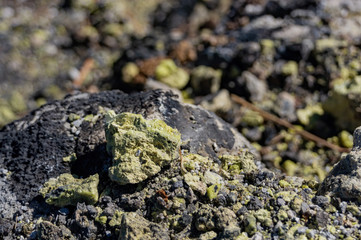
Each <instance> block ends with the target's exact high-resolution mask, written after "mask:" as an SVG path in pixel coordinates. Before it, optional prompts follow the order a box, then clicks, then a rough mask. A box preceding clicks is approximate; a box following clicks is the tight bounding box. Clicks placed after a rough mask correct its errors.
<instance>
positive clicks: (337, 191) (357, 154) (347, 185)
mask: <svg viewBox="0 0 361 240" xmlns="http://www.w3.org/2000/svg"><path fill="white" fill-rule="evenodd" d="M353 136H354V141H353V148H352V151H351V152H350V153H349V154H348V155H346V156H345V157H343V158H342V159H341V160H340V162H339V163H338V164H337V165H336V166H335V167H334V168H333V169H332V171H331V172H330V173H329V175H328V176H327V177H326V178H325V180H324V181H323V182H322V184H321V186H320V189H319V190H318V192H317V193H318V195H326V194H328V195H330V196H336V197H339V198H341V199H343V200H354V201H358V202H359V203H361V181H360V180H361V127H358V128H356V130H355V131H354V135H353Z"/></svg>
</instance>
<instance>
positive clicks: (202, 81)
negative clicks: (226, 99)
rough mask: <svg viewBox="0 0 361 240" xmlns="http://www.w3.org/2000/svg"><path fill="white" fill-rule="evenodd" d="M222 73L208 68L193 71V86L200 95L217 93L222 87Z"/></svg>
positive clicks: (202, 67)
mask: <svg viewBox="0 0 361 240" xmlns="http://www.w3.org/2000/svg"><path fill="white" fill-rule="evenodd" d="M221 77H222V71H221V70H215V69H213V68H211V67H207V66H198V67H196V68H194V69H193V70H192V73H191V86H192V88H193V89H194V91H195V92H197V93H199V94H209V93H216V92H217V91H218V90H219V88H220V86H221Z"/></svg>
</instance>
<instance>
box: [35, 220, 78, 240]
mask: <svg viewBox="0 0 361 240" xmlns="http://www.w3.org/2000/svg"><path fill="white" fill-rule="evenodd" d="M37 239H41V240H47V239H49V240H51V239H69V240H75V239H76V238H75V237H73V236H72V234H71V231H70V230H69V229H67V228H66V227H65V226H60V227H58V226H56V225H54V224H52V223H51V222H48V221H43V222H41V223H40V224H39V225H38V226H37Z"/></svg>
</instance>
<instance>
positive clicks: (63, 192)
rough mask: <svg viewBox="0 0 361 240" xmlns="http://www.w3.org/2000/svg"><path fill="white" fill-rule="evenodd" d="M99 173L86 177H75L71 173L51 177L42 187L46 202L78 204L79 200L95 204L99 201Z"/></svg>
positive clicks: (52, 203) (60, 204)
mask: <svg viewBox="0 0 361 240" xmlns="http://www.w3.org/2000/svg"><path fill="white" fill-rule="evenodd" d="M98 183H99V176H98V174H95V175H92V176H89V177H88V178H85V179H77V178H74V177H73V176H72V175H71V174H69V173H64V174H61V175H60V176H59V177H57V178H50V180H49V181H47V182H46V183H45V184H44V187H43V188H42V189H40V193H41V194H42V195H43V197H44V198H45V202H46V203H48V204H50V205H55V206H57V207H64V206H68V205H73V206H76V204H77V203H78V202H85V203H87V204H94V203H96V202H97V201H98Z"/></svg>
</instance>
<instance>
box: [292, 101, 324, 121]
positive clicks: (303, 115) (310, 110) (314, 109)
mask: <svg viewBox="0 0 361 240" xmlns="http://www.w3.org/2000/svg"><path fill="white" fill-rule="evenodd" d="M323 114H324V111H323V109H322V105H321V104H320V103H318V104H315V105H308V106H306V107H305V108H303V109H298V110H297V112H296V115H297V118H298V120H299V121H300V122H301V123H302V124H303V125H304V126H308V125H309V124H310V122H311V124H312V119H313V118H314V117H315V116H317V115H319V116H321V115H323Z"/></svg>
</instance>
